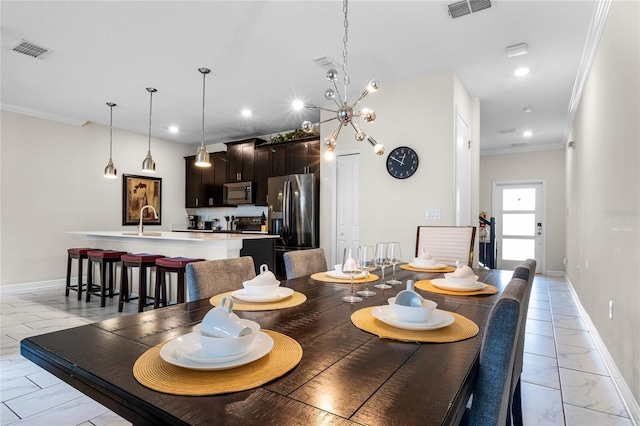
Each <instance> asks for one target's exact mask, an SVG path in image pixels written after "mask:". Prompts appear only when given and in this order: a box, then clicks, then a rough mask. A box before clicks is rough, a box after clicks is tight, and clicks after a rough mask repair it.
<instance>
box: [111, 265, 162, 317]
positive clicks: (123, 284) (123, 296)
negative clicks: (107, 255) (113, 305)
mask: <svg viewBox="0 0 640 426" xmlns="http://www.w3.org/2000/svg"><path fill="white" fill-rule="evenodd" d="M163 257H164V256H163V255H161V254H148V253H137V254H123V255H122V256H121V258H120V260H121V261H122V271H121V273H120V299H119V300H118V312H122V309H123V307H124V302H129V301H130V300H135V299H138V312H142V311H143V310H144V307H145V306H150V305H153V303H148V302H147V299H152V300H153V297H150V296H147V284H148V283H147V270H148V269H149V268H154V267H155V266H156V260H157V259H160V258H163ZM127 268H139V275H138V297H136V298H131V297H130V295H129V274H128V273H127Z"/></svg>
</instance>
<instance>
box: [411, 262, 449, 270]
mask: <svg viewBox="0 0 640 426" xmlns="http://www.w3.org/2000/svg"><path fill="white" fill-rule="evenodd" d="M409 266H411V267H412V268H416V269H429V270H431V269H444V268H446V267H447V265H445V264H443V263H436V264H435V265H433V266H418V265H415V264H413V263H409Z"/></svg>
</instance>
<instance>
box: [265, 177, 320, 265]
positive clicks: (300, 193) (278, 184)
mask: <svg viewBox="0 0 640 426" xmlns="http://www.w3.org/2000/svg"><path fill="white" fill-rule="evenodd" d="M318 190H319V188H318V181H317V178H316V176H315V175H314V174H311V173H307V174H296V175H286V176H276V177H270V178H269V182H268V198H267V204H268V222H269V223H268V228H269V233H270V234H274V235H280V239H279V240H278V241H277V242H276V275H279V276H281V277H284V276H285V273H284V264H283V260H282V256H283V255H284V253H285V252H287V251H292V250H305V249H310V248H316V247H318V244H319V241H318V229H319V217H318V215H319V208H318V195H319V194H318Z"/></svg>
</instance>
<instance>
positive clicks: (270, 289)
mask: <svg viewBox="0 0 640 426" xmlns="http://www.w3.org/2000/svg"><path fill="white" fill-rule="evenodd" d="M242 286H243V287H244V289H245V290H246V291H247V294H248V295H249V296H271V295H274V294H276V293H277V292H278V287H279V286H280V281H278V280H275V281H272V282H271V283H269V284H266V283H265V284H255V283H253V282H251V281H245V282H243V283H242Z"/></svg>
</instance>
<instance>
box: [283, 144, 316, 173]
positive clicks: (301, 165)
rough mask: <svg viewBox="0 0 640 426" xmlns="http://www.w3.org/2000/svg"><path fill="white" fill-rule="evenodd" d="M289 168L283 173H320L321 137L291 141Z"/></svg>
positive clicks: (288, 151)
mask: <svg viewBox="0 0 640 426" xmlns="http://www.w3.org/2000/svg"><path fill="white" fill-rule="evenodd" d="M287 145H288V147H287V153H288V161H287V163H288V170H287V173H283V174H289V175H292V174H297V173H314V174H316V175H320V139H312V140H302V141H298V142H289V143H288V144H287Z"/></svg>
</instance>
